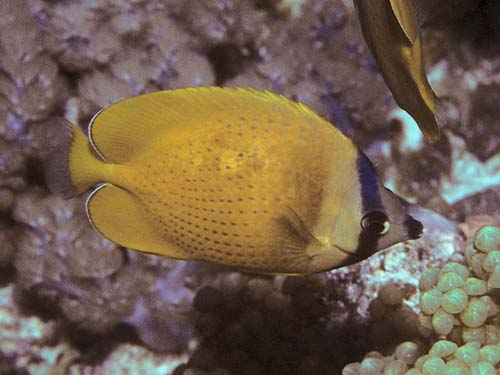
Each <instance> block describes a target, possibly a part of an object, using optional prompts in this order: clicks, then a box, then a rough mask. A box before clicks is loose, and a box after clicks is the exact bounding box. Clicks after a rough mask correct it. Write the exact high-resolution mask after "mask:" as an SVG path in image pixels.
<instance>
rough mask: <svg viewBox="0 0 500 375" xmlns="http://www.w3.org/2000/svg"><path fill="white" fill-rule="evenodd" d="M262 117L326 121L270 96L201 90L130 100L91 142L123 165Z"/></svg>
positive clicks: (101, 119)
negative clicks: (163, 139)
mask: <svg viewBox="0 0 500 375" xmlns="http://www.w3.org/2000/svg"><path fill="white" fill-rule="evenodd" d="M259 113H270V114H277V113H281V114H283V115H285V116H293V115H296V114H297V113H299V114H300V115H302V116H307V117H309V118H310V119H314V120H317V121H325V120H323V119H321V118H320V117H319V116H318V115H317V114H315V113H314V112H313V111H311V110H310V109H308V108H307V107H305V106H303V105H301V104H298V103H295V102H293V101H291V100H288V99H286V98H284V97H282V96H279V95H276V94H272V93H270V92H265V91H257V90H252V89H241V88H220V87H200V88H187V89H177V90H167V91H158V92H154V93H150V94H144V95H139V96H135V97H131V98H127V99H124V100H122V101H120V102H117V103H115V104H112V105H110V106H109V107H107V108H105V109H103V110H102V111H101V112H99V113H98V114H97V115H95V116H94V118H93V119H92V121H91V124H90V127H89V138H90V139H91V142H92V144H93V145H94V147H95V148H96V150H97V151H98V153H99V154H101V156H102V157H103V158H104V159H105V160H107V161H109V162H114V163H123V162H126V161H127V160H130V159H131V158H132V157H133V156H134V155H136V154H137V153H140V152H141V151H142V150H144V149H146V148H148V146H149V145H150V144H151V143H152V142H154V141H155V140H157V139H158V137H159V136H162V135H164V134H165V133H166V129H168V133H169V136H170V137H174V136H176V135H178V134H179V133H183V132H192V131H195V130H197V129H204V128H206V127H208V126H209V125H210V123H213V122H216V121H228V122H230V121H237V120H238V119H239V118H240V117H250V116H255V115H258V114H259Z"/></svg>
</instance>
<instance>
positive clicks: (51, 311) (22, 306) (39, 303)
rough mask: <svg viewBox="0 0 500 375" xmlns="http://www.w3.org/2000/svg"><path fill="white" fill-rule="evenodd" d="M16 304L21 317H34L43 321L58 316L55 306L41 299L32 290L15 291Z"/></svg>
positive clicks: (51, 302) (58, 312)
mask: <svg viewBox="0 0 500 375" xmlns="http://www.w3.org/2000/svg"><path fill="white" fill-rule="evenodd" d="M15 298H16V302H17V305H18V307H19V310H20V312H21V313H22V314H23V315H26V316H29V315H36V316H38V317H39V318H40V319H42V320H44V321H49V320H53V319H55V318H56V317H57V316H58V315H59V314H60V311H59V308H58V307H57V304H55V303H53V301H52V300H51V299H50V298H47V297H42V296H40V295H39V294H38V293H36V291H34V290H16V295H15Z"/></svg>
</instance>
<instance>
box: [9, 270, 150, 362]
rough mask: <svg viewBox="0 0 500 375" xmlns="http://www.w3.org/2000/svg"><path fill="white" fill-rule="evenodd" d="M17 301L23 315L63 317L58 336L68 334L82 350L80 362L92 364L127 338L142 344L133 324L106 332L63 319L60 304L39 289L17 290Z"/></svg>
mask: <svg viewBox="0 0 500 375" xmlns="http://www.w3.org/2000/svg"><path fill="white" fill-rule="evenodd" d="M0 282H1V279H0ZM16 302H17V305H18V307H19V309H20V312H21V314H23V315H26V316H31V315H35V316H37V317H38V318H40V319H42V320H43V321H51V320H55V321H59V323H60V324H59V326H58V330H59V332H60V334H58V335H56V337H58V339H60V338H61V337H64V338H65V340H66V341H68V342H69V343H70V344H71V345H72V346H73V347H74V348H75V349H77V350H78V351H79V352H80V353H81V354H82V355H81V358H80V362H84V363H88V364H89V365H95V364H98V363H101V362H102V361H104V360H105V359H106V358H107V356H108V355H109V354H110V353H111V352H112V351H113V350H115V348H116V347H117V346H118V345H120V344H122V343H124V342H128V343H132V344H136V345H141V341H140V339H139V336H138V335H137V333H136V330H135V328H134V327H133V326H131V325H129V324H126V323H120V324H117V325H116V326H115V327H114V328H113V329H112V330H110V331H106V332H103V333H95V332H91V331H89V330H86V329H83V328H81V327H79V326H78V325H76V324H74V323H70V322H67V321H65V320H64V319H61V318H62V312H61V310H60V309H59V307H58V305H57V304H56V303H53V301H51V300H50V298H47V297H42V296H40V295H38V294H37V293H36V292H35V291H17V294H16ZM54 344H56V343H54Z"/></svg>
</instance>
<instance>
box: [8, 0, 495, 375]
mask: <svg viewBox="0 0 500 375" xmlns="http://www.w3.org/2000/svg"><path fill="white" fill-rule="evenodd" d="M499 16H500V6H499V5H498V3H497V2H496V1H492V0H491V1H488V0H482V1H477V4H476V5H474V4H473V5H472V6H471V7H470V9H469V10H468V11H467V12H466V14H461V15H460V17H455V18H453V17H451V16H450V17H447V18H446V19H443V22H440V23H439V25H436V26H433V25H430V26H429V27H428V28H426V29H424V35H423V43H424V53H425V57H426V60H427V61H426V62H427V71H428V74H429V78H430V81H431V84H432V86H433V88H434V89H435V91H436V93H437V94H438V95H439V96H440V98H441V100H442V101H443V104H444V108H445V109H446V112H445V114H444V116H445V117H444V118H445V119H446V121H445V123H444V127H443V136H442V139H441V140H440V141H439V142H438V143H436V144H433V145H431V144H428V143H426V142H425V141H424V140H423V139H422V137H421V135H420V134H419V132H418V129H417V127H416V125H415V124H414V122H413V121H412V120H411V118H409V116H407V115H406V114H405V113H404V112H403V111H401V110H399V109H398V108H397V106H396V105H395V103H394V100H393V98H392V96H391V95H390V92H389V91H388V89H387V88H386V86H385V84H384V82H383V80H382V77H381V76H380V74H379V73H378V70H377V68H376V65H375V63H374V61H373V59H372V57H371V56H370V53H369V51H368V49H367V48H366V46H365V44H364V41H363V40H362V37H361V32H360V29H359V25H358V21H357V19H356V15H355V9H354V8H353V5H352V2H351V1H350V0H313V1H299V0H295V1H292V0H193V1H182V0H165V1H159V0H119V1H111V0H90V1H86V0H85V1H84V0H80V1H79V0H65V1H62V0H61V1H57V0H50V1H49V0H45V1H44V0H16V1H14V0H6V1H1V2H0V374H6V375H7V374H23V375H24V374H33V375H39V374H51V375H58V374H170V373H174V374H176V375H180V374H184V375H205V374H210V375H216V374H220V375H223V374H235V375H236V374H304V375H305V374H318V373H325V374H341V373H344V374H346V375H348V374H349V375H350V374H373V375H376V374H379V373H387V374H404V373H405V372H406V371H408V373H409V375H414V374H419V373H425V374H434V373H440V372H436V371H441V370H443V368H445V367H452V368H458V367H459V368H460V369H463V368H465V370H460V371H463V372H462V373H464V374H468V373H473V374H475V373H481V374H482V373H485V374H488V373H489V372H487V371H491V366H493V367H494V368H496V369H498V360H495V358H497V357H498V345H497V344H498V340H497V341H495V337H497V336H498V332H497V330H498V307H496V305H497V304H498V302H499V300H498V287H499V286H498V272H499V271H498V269H497V268H498V262H499V258H498V257H497V252H498V251H500V248H498V242H496V243H497V245H494V246H497V248H491V246H493V245H491V241H493V243H494V241H495V238H498V237H497V234H495V233H496V232H495V230H494V229H491V230H490V231H491V233H493V235H491V236H489V235H488V236H486V237H488V238H490V237H491V238H493V239H492V240H491V241H490V240H488V241H490V242H488V244H487V245H483V244H481V241H482V240H480V241H479V243H478V242H477V241H473V236H474V233H475V232H476V231H477V230H478V229H479V228H480V227H482V226H483V225H487V224H492V225H498V213H499V209H500V133H499V132H500V126H499V124H498V122H499V121H500V120H499V119H500V117H499V116H498V110H497V107H498V106H497V103H498V98H499V92H500V49H499V47H498V46H499V45H500V44H498V42H497V41H498V40H499V39H500V27H499V25H498V22H497V21H496V20H497V19H498V17H499ZM214 84H217V85H223V86H243V87H255V88H259V89H268V90H272V91H274V92H277V93H280V94H282V95H285V96H287V97H290V98H293V99H295V100H298V101H301V102H303V103H305V104H307V105H309V106H310V107H311V108H312V109H314V110H315V111H316V112H318V113H320V114H321V115H322V116H324V117H325V118H328V119H329V120H331V121H332V122H333V123H334V124H335V125H336V126H338V127H339V128H340V129H342V131H344V132H345V133H347V134H349V135H350V136H351V137H352V138H353V139H354V141H355V142H356V143H357V144H358V145H359V146H360V147H361V148H362V149H363V150H364V151H365V152H366V153H367V154H368V155H369V157H370V158H371V159H372V160H373V161H375V162H376V164H377V166H378V169H379V171H380V173H381V174H382V176H383V180H384V181H385V183H386V185H387V186H389V187H390V188H391V189H393V190H394V191H395V192H397V193H398V194H400V195H401V196H403V197H405V198H406V199H408V200H410V201H412V202H415V203H418V204H419V205H420V206H422V207H426V208H427V209H421V210H419V212H416V213H415V215H416V216H417V217H418V218H419V219H421V220H422V221H423V222H424V224H426V228H427V231H426V233H425V236H424V237H423V238H422V239H420V240H418V241H414V242H412V243H407V244H399V245H397V246H394V247H392V248H390V249H388V250H387V251H385V252H382V253H380V254H377V255H376V256H374V257H372V258H370V259H369V260H367V261H365V262H363V263H361V264H359V265H355V266H352V267H348V268H345V269H340V270H335V271H332V272H329V273H324V274H318V275H314V276H311V277H304V278H299V277H283V276H276V277H257V276H254V275H250V274H243V273H240V272H237V271H235V270H232V269H226V268H223V267H216V266H213V265H207V264H199V263H195V262H182V261H173V260H169V259H165V258H159V257H155V256H149V255H143V254H138V253H136V252H133V251H131V250H129V249H125V248H121V247H118V246H116V245H114V244H112V243H110V242H109V241H107V240H105V239H103V238H102V237H101V236H99V235H98V234H97V233H96V232H95V231H94V230H93V229H92V228H91V226H90V224H89V223H88V221H87V219H86V217H85V213H84V210H83V201H82V200H81V199H74V200H69V201H64V200H62V199H60V198H59V197H56V196H54V195H51V194H50V193H49V192H48V189H47V187H46V184H45V181H44V178H43V173H42V160H43V159H44V157H45V155H46V153H47V147H46V145H47V144H48V142H49V141H50V139H51V137H52V136H53V135H54V132H56V131H58V129H57V128H55V127H54V118H56V117H61V116H64V117H66V118H67V119H69V120H71V121H73V122H75V123H78V124H79V125H80V126H82V127H83V128H85V126H86V124H87V123H88V121H89V120H90V118H91V117H92V116H93V114H94V113H95V112H96V111H98V110H99V109H101V108H102V107H103V106H106V105H108V104H110V103H112V102H114V101H116V100H118V99H120V98H123V97H127V96H131V95H135V94H139V93H144V92H151V91H155V90H160V89H168V88H178V87H186V86H207V85H214ZM431 210H432V211H431ZM478 215H482V216H478ZM459 224H460V225H459ZM479 233H482V232H479ZM488 233H490V232H488ZM477 236H479V238H481V236H483V235H480V234H478V235H477ZM477 236H476V238H478V237H477ZM485 246H486V247H485ZM450 262H452V263H450ZM421 275H424V276H422V278H421ZM476 315H477V316H476ZM450 327H451V328H450ZM495 345H497V346H496V347H494V346H495ZM375 350H376V352H375ZM464 363H465V365H464ZM488 363H489V364H488ZM443 366H445V367H443ZM453 366H455V367H453ZM456 366H458V367H456ZM460 366H461V367H460ZM464 366H465V367H464ZM174 368H175V370H174ZM436 369H437V370H436ZM384 371H385V372H384ZM412 371H413V372H412ZM419 371H420V372H419ZM467 371H469V372H467ZM478 371H483V372H478Z"/></svg>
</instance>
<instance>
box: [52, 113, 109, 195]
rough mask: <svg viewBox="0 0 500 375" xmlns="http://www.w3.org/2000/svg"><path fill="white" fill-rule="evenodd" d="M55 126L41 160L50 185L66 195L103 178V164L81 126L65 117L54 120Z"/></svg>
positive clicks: (79, 192) (85, 188)
mask: <svg viewBox="0 0 500 375" xmlns="http://www.w3.org/2000/svg"><path fill="white" fill-rule="evenodd" d="M54 128H55V129H54V130H56V131H54V133H55V136H54V137H53V138H52V139H50V140H49V141H48V142H49V144H48V145H47V147H48V148H49V153H48V156H47V157H46V160H45V163H44V169H45V179H46V183H47V185H48V187H49V189H50V190H51V191H52V192H53V193H56V194H59V195H61V196H63V197H64V198H66V199H68V198H71V197H74V196H75V195H78V194H81V193H83V192H84V191H86V190H88V189H89V188H91V187H92V186H94V185H96V184H98V183H99V182H104V181H103V172H104V169H105V168H104V167H105V166H106V164H105V163H104V162H103V161H102V160H100V159H98V157H97V155H96V154H95V152H94V151H93V150H92V148H91V146H90V144H89V142H88V140H87V137H86V136H85V134H84V133H83V132H82V130H81V129H80V128H79V127H77V126H76V125H73V124H71V123H70V122H68V121H66V120H64V119H59V120H56V123H55V124H54Z"/></svg>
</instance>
